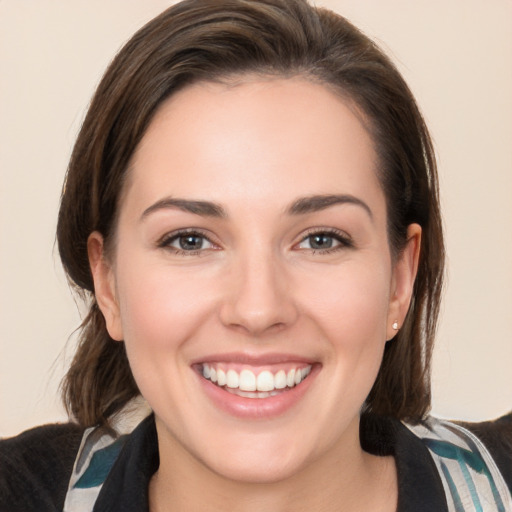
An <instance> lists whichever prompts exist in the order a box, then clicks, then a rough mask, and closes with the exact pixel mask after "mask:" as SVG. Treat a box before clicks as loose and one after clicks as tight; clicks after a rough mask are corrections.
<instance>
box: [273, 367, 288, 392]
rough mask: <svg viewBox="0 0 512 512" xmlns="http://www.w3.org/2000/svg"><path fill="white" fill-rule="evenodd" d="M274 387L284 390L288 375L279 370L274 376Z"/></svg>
mask: <svg viewBox="0 0 512 512" xmlns="http://www.w3.org/2000/svg"><path fill="white" fill-rule="evenodd" d="M274 386H275V387H276V389H284V388H285V387H286V373H285V371H284V370H279V371H278V372H277V373H276V374H275V376H274Z"/></svg>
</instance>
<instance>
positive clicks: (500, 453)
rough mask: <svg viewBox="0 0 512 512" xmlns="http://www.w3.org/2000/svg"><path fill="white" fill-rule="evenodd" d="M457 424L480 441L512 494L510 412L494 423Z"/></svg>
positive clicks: (511, 430)
mask: <svg viewBox="0 0 512 512" xmlns="http://www.w3.org/2000/svg"><path fill="white" fill-rule="evenodd" d="M458 424H459V425H460V426H462V427H464V428H466V429H467V430H469V431H470V432H472V433H473V434H474V435H475V436H476V437H478V439H480V440H481V441H482V443H483V444H484V445H485V447H486V448H487V450H489V453H490V454H491V456H492V458H493V459H494V461H495V462H496V465H497V466H498V468H499V470H500V472H501V474H502V475H503V477H504V478H505V480H506V482H507V485H508V487H509V489H510V492H511V493H512V412H510V413H509V414H506V415H505V416H502V417H501V418H498V419H497V420H494V421H485V422H482V423H466V422H460V423H458Z"/></svg>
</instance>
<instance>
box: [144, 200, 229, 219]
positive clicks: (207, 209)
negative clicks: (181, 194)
mask: <svg viewBox="0 0 512 512" xmlns="http://www.w3.org/2000/svg"><path fill="white" fill-rule="evenodd" d="M166 209H177V210H182V211H184V212H189V213H194V214H196V215H201V216H203V217H216V218H224V217H227V215H226V211H225V210H224V208H222V206H220V205H219V204H216V203H212V202H210V201H194V200H189V199H175V198H172V197H166V198H164V199H160V201H157V202H156V203H154V204H152V205H151V206H150V207H149V208H146V209H145V210H144V212H143V213H142V215H141V220H142V219H144V218H145V217H147V216H148V215H149V214H151V213H153V212H156V211H158V210H166Z"/></svg>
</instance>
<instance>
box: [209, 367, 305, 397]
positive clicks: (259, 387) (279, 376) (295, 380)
mask: <svg viewBox="0 0 512 512" xmlns="http://www.w3.org/2000/svg"><path fill="white" fill-rule="evenodd" d="M202 372H203V377H204V378H205V379H208V380H210V381H211V382H214V383H216V384H217V385H218V386H221V387H224V386H226V388H229V389H230V390H237V393H236V394H239V395H240V396H249V397H251V398H255V397H257V398H266V397H268V396H273V395H274V394H275V393H276V392H275V390H279V389H285V388H286V387H288V388H293V387H294V386H297V385H298V384H300V383H301V382H302V381H303V380H304V379H305V378H306V377H307V376H308V375H309V374H310V372H311V365H309V366H306V367H304V368H292V369H291V370H289V371H288V372H285V371H284V370H279V371H278V372H277V373H276V374H275V375H274V374H273V373H272V372H270V371H268V370H264V371H262V372H260V373H259V374H258V376H256V375H255V374H254V373H253V372H252V371H251V370H249V369H247V368H245V369H243V370H242V371H241V372H240V373H238V372H237V371H235V370H233V369H230V370H227V371H224V370H222V369H221V368H217V369H215V368H214V367H213V366H210V365H208V364H203V368H202Z"/></svg>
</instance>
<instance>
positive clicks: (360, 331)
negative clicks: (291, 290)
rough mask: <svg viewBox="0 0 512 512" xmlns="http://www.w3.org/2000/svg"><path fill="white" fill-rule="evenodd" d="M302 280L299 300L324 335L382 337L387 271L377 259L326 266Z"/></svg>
mask: <svg viewBox="0 0 512 512" xmlns="http://www.w3.org/2000/svg"><path fill="white" fill-rule="evenodd" d="M330 270H331V271H329V272H325V273H324V274H323V275H316V276H314V277H312V278H311V279H310V280H309V282H307V283H306V282H303V284H302V291H301V297H302V304H303V308H304V309H305V310H309V312H310V315H311V316H314V317H315V319H316V320H317V323H318V324H319V325H320V326H322V327H323V328H324V329H325V330H326V331H328V333H329V336H328V338H329V339H331V340H337V341H339V342H340V343H346V344H351V343H355V344H357V347H359V348H362V346H364V345H365V344H366V342H371V341H372V340H375V341H384V340H385V336H386V325H387V313H388V307H389V295H390V273H389V270H388V269H387V268H386V266H385V265H383V264H382V263H381V262H373V263H372V262H370V263H368V264H366V265H360V264H354V265H346V266H344V267H343V268H341V267H340V268H339V269H338V268H334V269H330Z"/></svg>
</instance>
